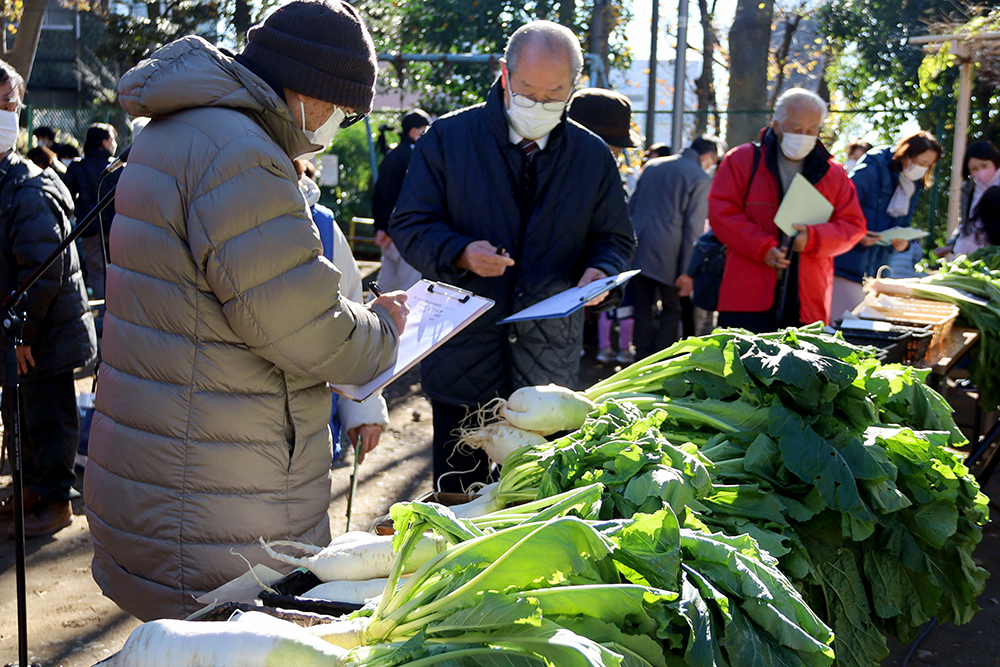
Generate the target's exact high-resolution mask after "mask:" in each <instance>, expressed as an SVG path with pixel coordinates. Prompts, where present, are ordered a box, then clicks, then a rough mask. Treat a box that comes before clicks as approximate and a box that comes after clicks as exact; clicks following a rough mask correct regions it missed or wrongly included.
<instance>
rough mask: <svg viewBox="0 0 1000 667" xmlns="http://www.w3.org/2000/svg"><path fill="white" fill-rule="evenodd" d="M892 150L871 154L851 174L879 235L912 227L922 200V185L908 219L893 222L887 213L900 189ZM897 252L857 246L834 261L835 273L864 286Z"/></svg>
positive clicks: (871, 225) (868, 218) (872, 228)
mask: <svg viewBox="0 0 1000 667" xmlns="http://www.w3.org/2000/svg"><path fill="white" fill-rule="evenodd" d="M891 165H892V147H891V146H883V147H880V148H873V149H872V150H870V151H868V152H867V153H866V154H865V155H864V157H862V158H861V162H859V163H858V166H857V167H855V168H854V171H852V172H851V180H852V181H853V182H854V187H855V189H856V190H857V191H858V201H860V202H861V210H862V211H863V212H864V214H865V220H866V221H867V223H868V231H869V232H874V233H876V234H877V233H879V232H884V231H885V230H887V229H889V228H891V227H909V226H910V221H911V220H912V219H913V212H914V211H915V210H916V208H917V202H918V201H919V200H920V191H921V190H922V189H923V187H924V186H923V184H922V183H921V182H919V181H918V182H917V183H916V187H917V189H916V191H915V192H914V193H913V197H911V198H910V211H909V213H907V214H906V215H904V216H900V217H898V218H891V217H889V214H888V213H886V209H887V208H888V207H889V200H891V199H892V195H893V193H894V192H896V187H897V186H898V185H899V172H898V171H896V170H895V169H894V168H892V166H891ZM893 252H894V250H893V249H892V248H891V247H889V246H882V245H873V246H870V247H867V248H866V247H864V246H863V245H860V244H858V245H856V246H854V248H852V249H851V250H849V251H848V252H846V253H845V254H843V255H840V256H839V257H837V258H836V259H835V260H834V273H835V274H836V275H838V276H840V277H841V278H846V279H847V280H853V281H854V282H856V283H860V282H861V280H862V279H863V278H864V277H865V276H874V275H875V274H877V273H878V269H879V267H880V266H882V265H884V264H888V263H889V257H890V256H891V255H892V253H893Z"/></svg>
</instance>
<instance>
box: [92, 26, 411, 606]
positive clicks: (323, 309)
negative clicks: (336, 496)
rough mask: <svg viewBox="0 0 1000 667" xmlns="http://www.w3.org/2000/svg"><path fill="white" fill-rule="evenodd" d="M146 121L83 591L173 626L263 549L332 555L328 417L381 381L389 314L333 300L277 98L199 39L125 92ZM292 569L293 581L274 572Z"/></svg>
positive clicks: (132, 162) (120, 197) (111, 303)
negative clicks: (333, 394)
mask: <svg viewBox="0 0 1000 667" xmlns="http://www.w3.org/2000/svg"><path fill="white" fill-rule="evenodd" d="M118 93H119V97H120V101H121V104H122V106H123V107H124V108H125V110H126V111H128V112H129V113H130V114H132V115H135V116H151V117H152V118H153V120H152V121H151V122H150V123H149V125H147V126H146V128H145V130H143V132H142V135H141V136H140V137H139V138H138V139H137V140H136V142H135V144H134V146H133V147H132V151H131V154H130V156H129V162H128V166H127V167H125V170H124V172H123V173H122V176H121V181H120V184H119V186H118V194H117V215H116V216H115V219H114V224H113V226H112V230H111V261H112V266H111V267H110V269H109V271H108V275H107V305H108V309H107V315H106V316H105V318H104V340H103V346H102V353H103V366H102V368H101V373H100V379H99V381H98V389H97V403H96V407H97V413H96V415H95V418H94V422H93V427H92V432H91V441H90V460H89V462H88V465H87V469H86V474H85V485H84V499H85V501H86V505H87V516H88V519H89V521H90V529H91V535H92V537H93V542H94V563H93V574H94V578H95V580H96V581H97V583H98V584H100V586H101V588H102V590H103V591H104V592H105V594H106V595H108V596H109V597H111V598H112V599H113V600H114V601H115V602H117V603H118V604H119V605H120V606H121V607H122V608H123V609H125V610H126V611H128V612H130V613H132V614H134V615H136V616H138V617H139V618H141V619H143V620H147V619H151V618H159V617H183V616H185V615H187V614H189V613H191V612H193V611H195V610H196V609H198V608H200V607H201V606H202V605H200V604H198V603H196V602H195V600H194V598H195V597H197V596H199V595H201V594H202V593H204V592H206V591H209V590H211V589H213V588H215V587H217V586H220V585H221V584H223V583H225V582H227V581H229V580H230V579H233V578H235V577H237V576H239V575H241V574H243V573H244V572H246V570H247V565H246V563H245V562H244V561H243V560H242V559H241V558H240V557H239V556H238V555H236V554H241V555H243V556H245V557H246V558H247V559H248V560H249V561H250V562H251V563H264V564H266V565H269V566H271V567H274V568H276V569H280V568H281V566H280V565H279V564H277V563H275V562H274V561H272V560H270V559H269V558H267V557H266V556H265V555H264V554H263V552H262V551H261V549H260V547H259V545H257V544H256V540H257V538H259V537H262V536H263V537H265V538H269V539H293V540H298V541H302V542H309V543H313V544H319V545H325V544H326V543H328V542H329V539H330V528H329V524H328V520H327V508H328V506H329V503H330V459H331V442H330V431H329V428H328V422H329V420H330V409H331V398H330V390H329V389H328V387H327V385H326V383H327V382H347V383H362V382H365V381H368V380H369V379H371V378H373V377H374V376H375V375H376V374H377V373H379V372H381V371H382V370H384V369H386V368H387V367H388V366H389V365H390V364H391V363H392V361H393V358H394V355H395V350H396V347H397V344H398V335H397V333H396V329H395V326H394V325H393V323H392V319H391V318H390V316H389V314H388V312H387V311H385V310H384V309H382V308H374V309H368V308H366V307H364V306H362V305H360V304H357V303H354V302H351V301H348V300H347V299H346V298H342V297H341V295H340V292H339V290H338V284H339V280H340V274H339V272H338V271H337V270H336V269H335V268H334V266H333V265H332V264H331V263H330V262H328V261H327V260H326V259H324V258H323V257H322V253H321V245H320V239H319V234H318V232H317V230H316V228H315V226H314V225H313V224H312V221H311V219H310V217H309V213H308V211H307V209H306V203H305V200H304V199H303V196H302V194H301V193H300V192H299V188H298V185H297V180H298V179H297V177H296V174H295V169H294V167H293V165H292V158H293V157H296V156H298V155H300V154H302V153H303V152H305V151H307V150H310V149H311V144H310V143H309V141H308V140H307V139H306V136H305V134H304V133H303V132H302V131H301V130H300V129H299V127H298V126H297V125H296V123H295V122H294V120H293V118H292V116H291V114H290V113H289V110H288V108H287V107H286V106H285V103H284V102H283V101H282V100H281V98H280V97H279V96H278V95H277V94H276V93H275V91H273V90H272V89H271V88H269V87H268V86H267V85H266V84H265V83H264V82H263V81H262V80H261V79H259V78H258V77H257V76H255V75H254V74H253V73H251V72H250V71H249V70H248V69H246V68H245V67H243V66H242V65H240V64H239V63H237V62H235V61H234V60H233V59H232V58H230V57H228V56H227V55H225V54H223V53H222V52H220V51H219V50H217V49H215V48H214V47H213V46H211V45H210V44H209V43H208V42H206V41H204V40H202V39H200V38H197V37H186V38H184V39H181V40H178V41H175V42H173V43H171V44H168V45H167V46H165V47H163V48H162V49H160V50H159V51H157V52H156V53H155V54H153V56H152V57H151V58H149V59H148V60H144V61H143V62H141V63H140V64H139V65H137V66H136V67H135V68H134V69H132V70H130V71H129V72H127V73H126V74H125V76H124V77H122V79H121V81H120V82H119V84H118ZM286 569H287V568H286Z"/></svg>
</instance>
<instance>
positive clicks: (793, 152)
mask: <svg viewBox="0 0 1000 667" xmlns="http://www.w3.org/2000/svg"><path fill="white" fill-rule="evenodd" d="M814 148H816V137H814V136H812V135H811V134H792V133H790V132H785V133H784V134H782V135H781V152H782V153H784V154H785V157H786V158H788V159H789V160H792V161H793V162H798V161H799V160H804V159H805V158H806V156H807V155H809V154H810V153H812V151H813V149H814Z"/></svg>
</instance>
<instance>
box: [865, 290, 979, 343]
mask: <svg viewBox="0 0 1000 667" xmlns="http://www.w3.org/2000/svg"><path fill="white" fill-rule="evenodd" d="M853 312H854V314H855V315H857V316H858V317H860V318H863V319H867V320H883V321H886V322H891V323H892V324H899V325H901V326H907V327H927V326H929V327H930V328H931V331H933V333H934V335H933V336H932V337H931V342H930V347H937V346H938V345H940V344H941V341H942V340H943V339H945V338H947V337H948V334H949V333H951V328H952V327H953V326H954V325H955V320H956V319H958V314H959V309H958V306H955V305H952V304H950V303H943V302H941V301H931V300H930V299H917V298H915V297H911V296H896V295H889V294H876V293H874V292H871V293H869V294H868V295H867V296H865V300H864V301H862V302H861V304H860V305H858V306H857V307H856V308H855V309H854V311H853Z"/></svg>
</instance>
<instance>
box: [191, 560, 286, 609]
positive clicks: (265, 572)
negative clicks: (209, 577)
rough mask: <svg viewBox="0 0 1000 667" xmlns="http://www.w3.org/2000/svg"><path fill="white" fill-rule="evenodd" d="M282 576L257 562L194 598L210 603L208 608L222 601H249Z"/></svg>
mask: <svg viewBox="0 0 1000 667" xmlns="http://www.w3.org/2000/svg"><path fill="white" fill-rule="evenodd" d="M283 576H284V575H283V574H281V573H280V572H278V571H277V570H273V569H271V568H269V567H268V566H266V565H260V564H257V565H254V566H253V568H251V569H249V570H247V571H246V572H244V573H243V574H241V575H240V576H238V577H236V578H235V579H233V580H232V581H230V582H228V583H225V584H222V585H221V586H219V587H218V588H216V589H215V590H214V591H209V592H208V593H205V594H204V595H202V596H201V597H199V598H196V602H200V603H202V604H207V605H210V607H209V608H210V609H211V608H212V607H214V606H215V605H216V604H222V603H223V602H246V603H251V602H253V601H254V598H256V597H257V595H259V594H260V591H261V590H262V588H263V586H271V585H273V584H274V582H276V581H277V580H278V579H281V578H282V577H283ZM202 611H204V610H202Z"/></svg>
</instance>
